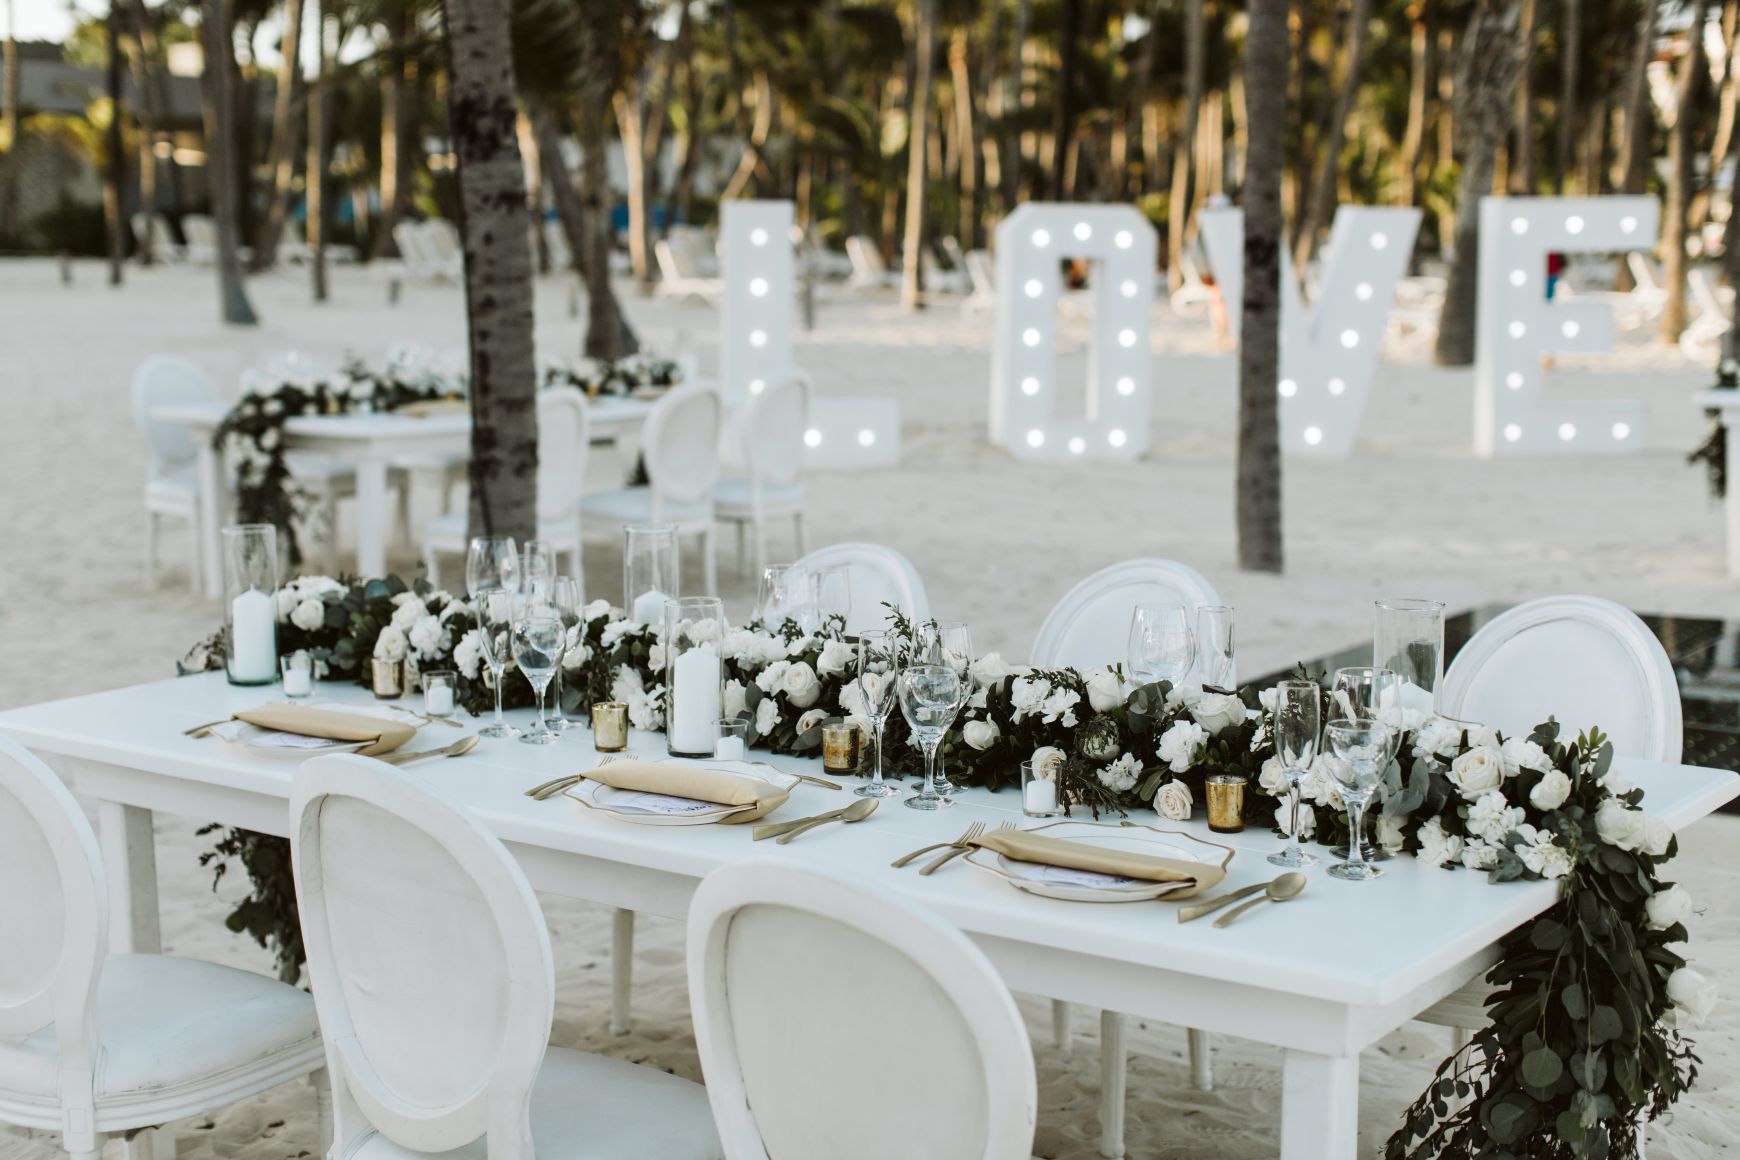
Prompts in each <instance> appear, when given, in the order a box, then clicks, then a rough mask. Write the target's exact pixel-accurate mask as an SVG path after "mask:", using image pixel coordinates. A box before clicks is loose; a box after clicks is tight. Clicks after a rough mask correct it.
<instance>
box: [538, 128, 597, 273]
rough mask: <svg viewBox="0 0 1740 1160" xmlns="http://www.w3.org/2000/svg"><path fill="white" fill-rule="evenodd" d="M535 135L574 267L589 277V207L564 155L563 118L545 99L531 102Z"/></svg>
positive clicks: (546, 185) (557, 217)
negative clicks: (582, 200) (585, 204)
mask: <svg viewBox="0 0 1740 1160" xmlns="http://www.w3.org/2000/svg"><path fill="white" fill-rule="evenodd" d="M531 118H532V137H533V139H534V140H535V141H536V142H537V145H538V166H539V168H540V169H541V170H542V171H543V174H544V188H545V189H546V190H548V191H549V194H550V202H551V204H552V205H554V206H555V207H556V220H557V221H558V222H560V223H561V225H562V234H563V236H564V237H566V238H567V239H568V250H569V252H570V253H571V254H573V256H574V269H575V271H576V272H577V273H578V274H579V275H580V276H581V278H585V277H586V270H587V265H586V257H587V251H588V250H589V249H590V248H591V245H592V243H591V242H590V241H589V240H588V238H589V235H588V234H587V232H586V210H585V207H584V206H582V205H581V203H580V194H579V193H578V192H576V191H575V189H574V178H573V176H572V175H571V174H569V172H568V162H567V161H566V160H565V159H564V158H563V156H562V129H563V125H562V119H561V117H560V116H559V115H558V113H557V112H556V111H555V110H554V109H552V108H551V107H550V106H549V105H546V104H545V103H544V102H542V101H533V102H532V103H531Z"/></svg>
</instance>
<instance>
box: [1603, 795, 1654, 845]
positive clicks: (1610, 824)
mask: <svg viewBox="0 0 1740 1160" xmlns="http://www.w3.org/2000/svg"><path fill="white" fill-rule="evenodd" d="M1648 830H1649V819H1648V818H1646V817H1644V814H1643V811H1642V810H1634V809H1632V808H1631V807H1630V806H1628V805H1626V804H1625V803H1624V802H1622V801H1619V800H1617V799H1615V798H1608V799H1607V800H1606V801H1604V802H1602V803H1601V805H1600V807H1599V808H1598V809H1597V810H1596V811H1595V832H1596V833H1597V834H1599V835H1601V840H1602V841H1603V842H1606V843H1607V844H1608V845H1609V846H1618V847H1619V848H1620V849H1621V850H1636V849H1638V848H1639V847H1641V846H1642V845H1643V843H1644V841H1645V839H1646V838H1647V836H1648Z"/></svg>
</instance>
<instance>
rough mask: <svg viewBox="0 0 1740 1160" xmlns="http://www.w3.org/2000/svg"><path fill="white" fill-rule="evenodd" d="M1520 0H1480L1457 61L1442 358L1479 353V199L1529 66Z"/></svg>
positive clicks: (1451, 362) (1448, 361) (1487, 189)
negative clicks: (1457, 166)
mask: <svg viewBox="0 0 1740 1160" xmlns="http://www.w3.org/2000/svg"><path fill="white" fill-rule="evenodd" d="M1521 23H1522V11H1521V5H1520V4H1519V3H1518V0H1477V2H1476V4H1475V7H1474V12H1473V14H1472V15H1470V16H1469V18H1468V30H1467V31H1466V32H1464V33H1463V34H1462V48H1461V54H1460V59H1459V60H1458V61H1457V66H1456V88H1455V94H1456V96H1455V106H1454V107H1455V117H1456V136H1457V138H1458V139H1459V140H1461V141H1462V173H1461V175H1460V178H1459V180H1458V183H1457V191H1456V233H1455V237H1456V245H1455V258H1454V260H1453V261H1452V262H1451V264H1450V277H1449V285H1448V286H1447V287H1446V288H1445V292H1444V306H1443V308H1442V310H1441V311H1440V312H1439V315H1438V343H1437V349H1436V351H1435V352H1434V353H1435V354H1436V356H1437V360H1438V362H1439V364H1440V365H1442V366H1467V365H1469V364H1470V363H1472V362H1473V361H1474V308H1475V302H1476V296H1477V291H1478V288H1479V285H1480V282H1479V279H1480V271H1479V253H1480V199H1481V198H1482V197H1485V196H1487V195H1488V194H1490V193H1491V192H1492V172H1493V166H1494V163H1495V162H1496V160H1497V156H1498V147H1499V144H1500V142H1502V141H1503V140H1504V134H1505V129H1506V128H1508V126H1509V124H1510V120H1511V115H1512V113H1513V112H1514V108H1513V105H1512V100H1513V97H1514V95H1515V92H1516V84H1517V77H1518V75H1519V74H1520V73H1521V71H1522V69H1524V68H1525V67H1527V60H1528V56H1529V48H1528V46H1525V45H1524V44H1523V43H1522V38H1521V36H1520V35H1519V25H1520V24H1521Z"/></svg>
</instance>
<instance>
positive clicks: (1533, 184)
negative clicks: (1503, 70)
mask: <svg viewBox="0 0 1740 1160" xmlns="http://www.w3.org/2000/svg"><path fill="white" fill-rule="evenodd" d="M1536 3H1537V0H1523V6H1522V38H1523V40H1524V41H1525V42H1528V43H1531V44H1532V43H1533V42H1534V38H1535V24H1536V20H1535V5H1536ZM1515 142H1516V151H1515V153H1514V154H1512V162H1511V167H1510V185H1509V188H1510V190H1511V192H1513V193H1519V194H1523V195H1525V196H1528V195H1532V194H1533V193H1534V192H1535V191H1536V190H1537V189H1539V188H1540V186H1539V184H1538V174H1537V173H1536V171H1535V169H1536V166H1535V88H1534V77H1533V76H1532V75H1530V71H1529V70H1528V69H1526V68H1525V69H1523V70H1522V72H1521V74H1520V75H1518V77H1517V79H1516V126H1515Z"/></svg>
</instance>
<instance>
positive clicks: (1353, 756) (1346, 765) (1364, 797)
mask: <svg viewBox="0 0 1740 1160" xmlns="http://www.w3.org/2000/svg"><path fill="white" fill-rule="evenodd" d="M1393 732H1394V730H1393V729H1391V728H1390V727H1389V726H1388V725H1385V724H1384V723H1383V722H1381V721H1378V720H1376V719H1367V720H1359V721H1350V720H1347V719H1346V718H1340V719H1337V720H1334V721H1331V722H1330V723H1329V727H1328V728H1327V729H1325V730H1324V731H1323V735H1324V738H1325V739H1326V740H1327V741H1328V744H1329V752H1330V753H1331V754H1332V755H1333V756H1334V760H1333V761H1331V762H1329V773H1330V776H1331V777H1333V778H1335V780H1336V783H1337V784H1339V785H1340V786H1341V796H1342V797H1343V798H1344V799H1346V801H1347V825H1348V832H1349V833H1350V834H1352V835H1353V836H1354V840H1351V841H1349V842H1348V844H1347V861H1345V862H1337V863H1336V864H1335V865H1333V866H1331V867H1330V868H1329V871H1328V872H1329V875H1330V876H1331V877H1332V878H1344V879H1346V880H1348V881H1349V882H1364V881H1365V880H1366V879H1368V878H1377V877H1381V876H1382V874H1383V871H1382V870H1381V869H1380V868H1378V867H1376V866H1373V865H1372V864H1371V863H1370V862H1368V861H1366V859H1365V851H1364V850H1362V849H1361V848H1360V847H1361V845H1362V843H1360V842H1359V841H1358V840H1357V839H1358V836H1359V833H1360V826H1361V824H1362V823H1363V822H1364V821H1365V804H1366V802H1368V801H1370V800H1371V795H1372V792H1373V791H1374V790H1376V789H1377V784H1378V780H1379V779H1380V778H1381V777H1382V776H1383V769H1384V765H1385V764H1386V763H1387V762H1388V760H1389V757H1388V753H1389V746H1390V744H1391V742H1390V737H1389V735H1390V734H1391V733H1393Z"/></svg>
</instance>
